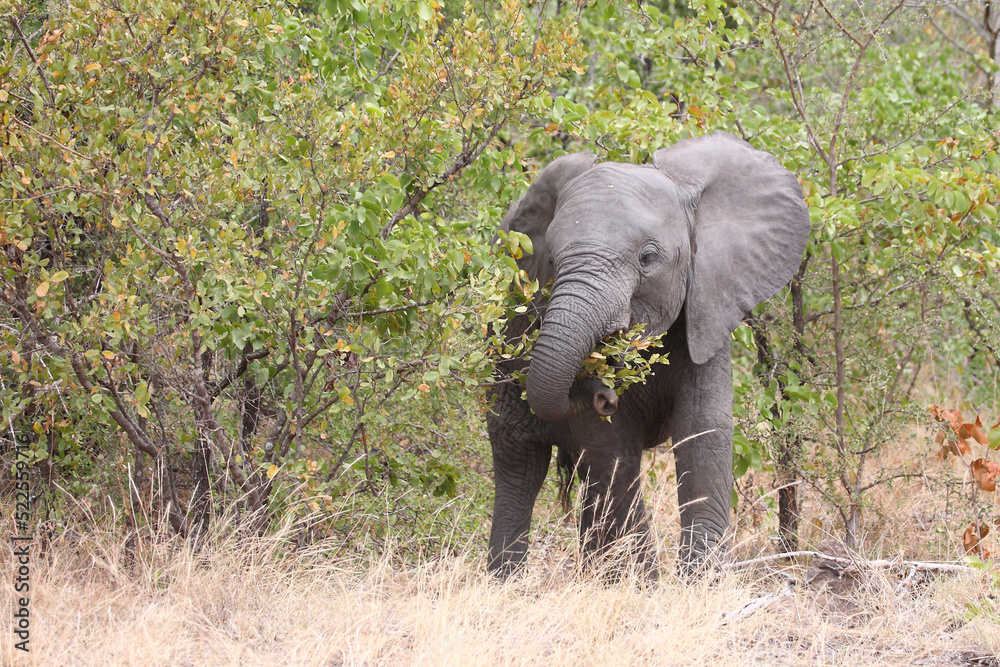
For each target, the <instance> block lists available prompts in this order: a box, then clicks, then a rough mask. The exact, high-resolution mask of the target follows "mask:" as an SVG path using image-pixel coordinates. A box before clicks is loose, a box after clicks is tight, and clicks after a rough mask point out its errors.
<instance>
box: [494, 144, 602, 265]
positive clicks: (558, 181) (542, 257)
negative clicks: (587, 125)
mask: <svg viewBox="0 0 1000 667" xmlns="http://www.w3.org/2000/svg"><path fill="white" fill-rule="evenodd" d="M596 159H597V157H596V156H594V155H591V154H590V153H587V152H583V153H572V154H570V155H563V156H560V157H557V158H556V159H555V160H553V161H552V162H551V164H549V166H547V167H545V169H543V170H542V171H541V173H539V174H538V176H537V177H536V178H535V182H534V183H532V184H531V187H530V188H528V191H527V192H526V193H524V196H523V197H521V198H520V199H518V200H517V201H516V202H514V205H513V206H511V207H510V210H509V211H507V215H505V216H504V218H503V222H502V223H500V229H503V230H506V231H510V230H514V231H515V232H521V233H522V234H527V236H528V238H530V239H531V246H532V254H530V255H529V254H528V253H524V255H523V256H522V257H521V259H519V260H518V261H517V264H518V266H519V267H520V268H521V269H523V270H524V271H525V272H526V273H527V274H528V276H529V277H530V278H531V279H532V280H535V279H538V282H539V284H541V285H544V284H545V283H547V282H548V281H549V280H551V279H552V278H553V275H554V274H553V271H552V268H551V267H550V265H549V249H548V247H547V246H546V245H545V232H546V231H547V230H548V228H549V223H550V222H552V217H553V216H554V215H555V212H556V204H558V202H559V191H560V190H562V189H563V188H564V187H565V186H566V184H567V183H569V182H570V181H572V180H573V179H574V178H576V177H577V176H579V175H580V174H582V173H583V172H585V171H587V170H588V169H590V167H591V165H593V164H594V160H596Z"/></svg>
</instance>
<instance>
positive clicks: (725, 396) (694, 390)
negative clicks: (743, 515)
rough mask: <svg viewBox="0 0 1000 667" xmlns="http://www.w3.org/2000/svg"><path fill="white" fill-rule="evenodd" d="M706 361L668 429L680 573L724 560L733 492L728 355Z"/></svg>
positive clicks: (731, 421) (679, 404)
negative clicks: (673, 467) (674, 470)
mask: <svg viewBox="0 0 1000 667" xmlns="http://www.w3.org/2000/svg"><path fill="white" fill-rule="evenodd" d="M722 354H724V355H725V356H724V357H722V358H720V357H717V358H716V359H713V360H711V361H709V362H708V363H707V364H706V365H705V366H706V367H707V368H706V367H702V368H701V369H700V370H701V371H702V373H700V377H698V381H696V382H693V383H692V386H690V387H689V388H688V391H686V392H685V393H684V394H683V395H681V396H678V400H677V404H676V407H675V412H674V419H673V420H672V424H671V433H670V436H671V441H672V443H673V447H674V460H675V463H676V466H677V502H678V505H679V507H680V514H681V547H680V567H681V571H682V572H684V573H691V572H693V571H695V570H697V569H699V568H701V567H702V566H703V565H704V564H705V563H706V561H707V560H716V559H721V558H724V557H725V552H726V547H727V544H726V539H727V534H728V531H729V514H730V497H731V495H732V490H733V418H732V398H731V396H732V390H731V386H730V382H731V380H730V375H729V355H728V350H727V351H725V352H724V353H722Z"/></svg>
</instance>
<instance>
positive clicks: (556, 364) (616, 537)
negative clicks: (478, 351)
mask: <svg viewBox="0 0 1000 667" xmlns="http://www.w3.org/2000/svg"><path fill="white" fill-rule="evenodd" d="M594 161H595V157H594V156H593V155H591V154H589V153H576V154H573V155H566V156H563V157H560V158H557V159H556V160H554V161H553V162H552V163H551V164H550V165H549V166H548V167H546V168H545V169H544V170H543V171H542V172H541V173H540V174H539V175H538V177H537V178H536V179H535V182H534V183H533V184H532V186H531V187H530V188H529V189H528V191H527V193H526V194H525V195H524V196H523V197H522V198H521V199H520V200H518V201H517V202H516V203H515V204H514V205H513V206H512V207H511V208H510V210H509V211H508V213H507V215H506V216H505V217H504V220H503V223H502V225H501V227H502V229H505V230H516V231H518V232H521V233H523V234H527V235H528V236H529V237H530V238H531V242H532V245H533V249H534V253H533V254H531V255H528V254H525V255H524V257H522V258H521V259H520V260H519V265H520V267H521V268H522V269H524V270H525V271H526V272H527V273H528V275H529V276H530V277H531V278H532V279H538V280H539V283H540V284H545V283H547V282H548V281H550V280H552V281H553V284H552V290H551V296H550V298H549V301H548V303H547V304H545V303H536V304H535V305H536V312H537V313H538V314H539V315H541V318H542V319H541V330H540V332H539V335H538V340H537V343H536V344H535V348H534V351H533V357H532V360H531V363H530V367H529V368H528V373H527V397H528V400H527V403H525V402H524V401H522V400H521V391H522V387H521V386H518V385H517V384H500V385H497V387H496V388H495V389H494V390H493V394H494V396H495V398H496V401H495V404H494V407H493V409H492V410H491V411H490V414H489V415H488V417H487V425H488V429H489V435H490V442H491V444H492V447H493V464H494V477H495V483H496V497H495V501H494V509H493V528H492V532H491V534H490V552H489V569H490V570H491V571H493V572H494V573H496V574H498V575H501V576H507V575H509V574H511V573H512V572H514V571H515V570H517V568H518V567H519V566H520V565H521V564H522V563H523V561H524V558H525V554H526V550H527V543H528V527H529V524H530V521H531V511H532V508H533V506H534V504H535V497H536V496H537V494H538V491H539V489H540V488H541V486H542V482H543V481H544V480H545V475H546V472H547V470H548V465H549V459H550V457H551V453H552V447H553V445H554V446H556V447H558V448H559V450H560V455H561V459H562V460H568V461H572V462H573V463H574V464H575V465H576V470H577V474H578V476H579V478H580V480H581V484H582V487H581V494H582V512H581V518H580V531H581V533H580V539H581V543H582V547H583V550H584V552H585V554H587V555H588V557H591V558H593V557H595V556H600V555H602V554H604V553H606V552H607V550H608V549H609V547H612V546H613V545H615V543H616V542H619V541H621V540H622V538H625V537H629V538H630V540H631V542H630V543H631V545H632V551H631V553H632V554H635V556H636V557H637V558H638V562H639V565H640V567H641V568H642V569H643V570H644V571H645V572H646V574H647V575H648V576H650V577H652V578H655V577H656V575H657V568H656V551H655V546H654V545H653V541H652V537H651V536H650V533H649V526H648V523H647V521H646V517H645V510H644V508H643V504H642V496H641V489H640V488H639V467H640V462H641V455H642V450H643V449H646V448H649V447H655V446H656V445H659V444H661V443H663V442H665V441H666V440H667V439H668V438H670V439H671V440H672V442H673V443H674V445H675V449H674V456H675V457H676V465H677V478H678V492H677V495H678V502H679V503H680V508H681V510H680V513H681V528H682V533H681V534H682V538H681V546H680V551H681V553H680V557H681V563H682V568H683V569H685V570H686V571H691V570H694V569H696V568H698V567H700V566H701V565H702V564H703V563H704V562H705V561H706V559H707V558H709V557H711V556H713V555H715V557H718V555H720V553H721V552H724V551H725V544H724V540H725V535H726V533H727V530H728V528H729V498H730V495H731V492H732V386H731V379H730V345H729V343H730V334H731V332H732V331H733V330H734V329H736V327H737V326H739V324H740V322H741V321H742V319H743V318H744V317H745V316H746V314H747V313H749V312H750V310H751V309H753V308H754V306H756V305H757V304H758V303H760V302H761V301H763V300H764V299H767V298H768V297H770V296H771V295H773V294H774V293H776V292H777V291H778V290H779V289H781V288H782V287H783V286H784V285H785V284H786V283H787V282H788V281H789V280H790V279H791V277H792V275H793V274H794V273H795V271H796V269H797V267H798V265H799V262H800V261H801V259H802V253H803V251H804V249H805V245H806V240H807V237H808V235H809V211H808V209H807V208H806V204H805V202H804V201H803V197H802V189H801V187H800V186H799V183H798V181H797V179H796V178H795V176H794V175H792V174H791V173H790V172H789V171H787V170H786V169H785V168H784V167H782V166H781V165H780V164H779V163H778V161H777V160H776V159H774V158H773V157H772V156H771V155H769V154H767V153H763V152H760V151H757V150H754V149H753V148H751V147H750V145H749V144H747V143H746V142H744V141H742V140H740V139H737V138H736V137H734V136H732V135H729V134H726V133H722V132H716V133H715V134H712V135H710V136H706V137H701V138H697V139H686V140H684V141H680V142H678V143H677V144H675V145H674V146H671V147H669V148H663V149H661V150H659V151H657V152H656V154H655V156H654V165H652V166H650V165H632V164H621V163H617V162H603V163H600V164H597V165H595V164H594ZM640 322H643V323H646V329H645V332H646V333H647V334H648V335H657V334H660V333H663V332H667V334H666V335H665V336H664V337H663V340H662V343H663V349H662V350H661V351H666V352H667V354H668V360H669V364H668V365H658V366H656V367H655V368H656V371H655V373H654V374H653V375H652V376H650V377H649V378H648V379H647V381H646V383H645V384H637V385H633V386H632V387H630V388H629V389H628V390H627V391H626V392H625V393H623V394H622V396H621V397H617V396H616V395H615V392H614V391H612V390H610V389H607V388H606V387H604V385H602V384H601V383H600V382H598V381H596V380H590V381H586V380H577V379H576V378H577V375H578V373H579V372H580V370H581V367H582V362H583V360H584V358H585V357H586V356H587V355H588V354H589V353H590V351H591V350H592V349H593V348H594V346H595V344H596V343H597V342H598V341H600V340H601V339H603V338H604V337H605V336H607V335H609V334H612V333H615V332H618V331H622V330H627V329H630V328H631V327H632V326H634V325H635V324H636V323H640ZM528 326H529V319H528V318H527V317H526V316H520V317H518V318H517V319H515V320H513V321H512V322H511V323H510V325H509V326H508V329H507V332H506V335H507V336H508V338H509V339H515V338H519V337H520V335H521V334H522V333H523V332H524V331H525V330H526V328H527V327H528ZM518 364H519V362H517V361H508V362H504V363H502V364H500V365H499V367H498V373H499V374H500V375H501V376H505V375H506V374H508V373H510V372H511V371H513V370H515V369H519V368H523V364H521V365H520V366H519V365H518ZM612 414H614V419H613V420H612V421H611V422H608V421H605V420H602V419H601V416H609V415H612Z"/></svg>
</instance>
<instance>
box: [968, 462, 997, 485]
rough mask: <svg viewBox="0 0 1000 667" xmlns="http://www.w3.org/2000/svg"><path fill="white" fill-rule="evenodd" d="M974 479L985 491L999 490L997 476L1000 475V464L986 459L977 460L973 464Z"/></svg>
mask: <svg viewBox="0 0 1000 667" xmlns="http://www.w3.org/2000/svg"><path fill="white" fill-rule="evenodd" d="M971 468H972V478H973V479H974V480H976V484H978V485H979V488H981V489H982V490H983V491H989V492H991V493H992V492H993V491H996V490H997V475H1000V464H997V463H994V462H993V461H987V460H986V459H976V460H975V461H973V462H972V464H971Z"/></svg>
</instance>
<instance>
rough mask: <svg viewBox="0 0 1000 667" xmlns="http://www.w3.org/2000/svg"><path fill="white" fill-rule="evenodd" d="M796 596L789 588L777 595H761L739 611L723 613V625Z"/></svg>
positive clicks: (793, 590)
mask: <svg viewBox="0 0 1000 667" xmlns="http://www.w3.org/2000/svg"><path fill="white" fill-rule="evenodd" d="M794 594H795V589H793V588H792V587H791V586H789V587H788V588H786V589H784V590H783V591H779V592H777V593H768V594H767V595H761V596H760V597H757V598H754V599H753V600H750V602H747V603H746V604H745V605H743V606H742V607H740V608H739V609H734V610H732V611H724V612H722V624H723V625H725V624H726V623H728V622H729V621H731V620H733V619H734V618H746V617H748V616H752V615H753V614H755V613H756V612H758V611H760V610H761V609H763V608H764V607H766V606H768V605H769V604H771V603H772V602H775V601H777V600H783V599H784V598H787V597H788V596H790V595H794Z"/></svg>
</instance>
